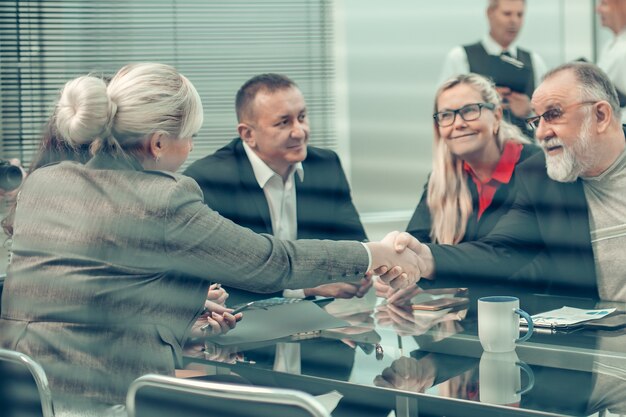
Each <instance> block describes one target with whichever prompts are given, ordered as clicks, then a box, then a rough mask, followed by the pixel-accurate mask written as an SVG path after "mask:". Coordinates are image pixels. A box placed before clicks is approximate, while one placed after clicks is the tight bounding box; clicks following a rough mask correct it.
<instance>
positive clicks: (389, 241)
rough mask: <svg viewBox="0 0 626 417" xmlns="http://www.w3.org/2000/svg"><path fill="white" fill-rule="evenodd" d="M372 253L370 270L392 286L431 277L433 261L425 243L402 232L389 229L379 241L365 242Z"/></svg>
mask: <svg viewBox="0 0 626 417" xmlns="http://www.w3.org/2000/svg"><path fill="white" fill-rule="evenodd" d="M366 245H367V247H368V248H369V250H370V252H371V254H372V271H370V272H372V273H374V274H376V275H379V277H380V280H381V281H382V282H383V283H385V284H387V285H389V286H390V287H391V288H393V289H401V288H407V287H411V286H414V285H415V284H416V283H417V282H418V281H419V280H420V278H422V277H424V278H432V276H433V274H434V269H435V268H434V267H435V265H434V261H433V258H432V253H431V252H430V249H429V248H428V246H426V245H424V244H423V243H420V242H419V241H418V240H417V239H416V238H414V237H413V236H411V235H410V234H408V233H406V232H391V233H389V234H387V236H385V238H384V239H383V240H381V241H380V242H368V243H366Z"/></svg>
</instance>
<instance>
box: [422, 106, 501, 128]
mask: <svg viewBox="0 0 626 417" xmlns="http://www.w3.org/2000/svg"><path fill="white" fill-rule="evenodd" d="M483 107H485V108H487V109H489V110H493V109H495V108H496V105H495V104H493V103H472V104H466V105H465V106H463V107H461V108H460V109H456V110H445V111H440V112H437V113H435V114H433V118H434V119H435V122H437V125H439V127H448V126H452V124H453V123H454V119H455V118H456V115H457V114H458V115H459V116H461V119H463V120H465V121H466V122H471V121H472V120H476V119H478V118H479V117H480V110H481V109H482V108H483Z"/></svg>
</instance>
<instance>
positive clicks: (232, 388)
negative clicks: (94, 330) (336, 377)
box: [126, 374, 331, 417]
mask: <svg viewBox="0 0 626 417" xmlns="http://www.w3.org/2000/svg"><path fill="white" fill-rule="evenodd" d="M145 387H156V388H160V389H163V390H169V391H171V392H179V393H181V401H184V400H183V396H182V395H184V394H188V395H192V396H200V397H212V398H225V399H230V400H236V401H242V402H248V403H250V416H254V415H255V414H254V405H255V404H260V403H264V404H277V405H287V406H290V407H294V408H300V409H302V410H304V411H306V412H307V413H308V414H310V416H311V417H331V415H330V413H329V412H328V411H327V410H326V409H325V408H324V407H323V406H322V405H321V404H320V403H319V401H317V400H316V399H315V398H314V397H313V396H311V395H309V394H307V393H304V392H301V391H295V390H290V389H279V388H266V387H255V386H250V385H235V384H225V383H218V382H208V381H197V380H188V379H182V378H173V377H169V376H163V375H155V374H148V375H144V376H142V377H140V378H137V379H136V380H135V381H133V383H132V384H131V385H130V388H129V389H128V395H127V396H126V410H127V412H128V416H129V417H136V406H135V399H136V396H137V393H138V391H140V390H141V389H142V388H145Z"/></svg>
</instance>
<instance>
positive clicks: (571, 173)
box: [542, 117, 593, 182]
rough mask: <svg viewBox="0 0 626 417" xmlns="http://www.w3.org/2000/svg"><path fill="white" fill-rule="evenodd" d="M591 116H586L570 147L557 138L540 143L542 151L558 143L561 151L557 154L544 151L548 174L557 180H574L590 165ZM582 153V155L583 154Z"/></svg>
mask: <svg viewBox="0 0 626 417" xmlns="http://www.w3.org/2000/svg"><path fill="white" fill-rule="evenodd" d="M590 131H591V118H590V117H586V118H585V120H584V121H583V123H582V125H581V126H580V132H579V133H578V139H577V140H576V141H574V144H573V145H572V146H571V148H568V147H566V146H565V145H563V142H562V141H561V140H560V139H559V138H553V139H550V140H549V141H547V142H543V143H542V147H543V150H544V152H546V147H547V146H548V145H549V146H555V145H560V146H562V152H561V153H560V154H557V155H549V154H548V153H546V167H547V168H548V176H549V177H550V178H552V179H553V180H555V181H558V182H574V181H576V180H577V179H578V177H579V176H580V175H581V174H582V173H583V172H585V171H586V170H587V168H588V167H589V166H590V165H592V158H591V157H590V156H591V155H592V154H593V152H592V149H591V148H592V147H591V137H590ZM583 155H584V156H583Z"/></svg>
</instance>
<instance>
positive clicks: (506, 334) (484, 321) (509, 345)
mask: <svg viewBox="0 0 626 417" xmlns="http://www.w3.org/2000/svg"><path fill="white" fill-rule="evenodd" d="M518 315H520V316H522V317H524V318H525V319H526V321H527V322H528V331H527V332H526V334H525V335H524V337H521V338H519V317H518ZM532 334H533V320H532V319H531V318H530V315H529V314H528V313H527V312H525V311H524V310H520V308H519V299H518V298H516V297H510V296H494V297H482V298H479V299H478V338H479V339H480V344H481V345H482V346H483V349H484V350H485V351H486V352H511V351H513V350H515V343H517V342H523V341H525V340H528V338H529V337H530V336H531V335H532Z"/></svg>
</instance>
